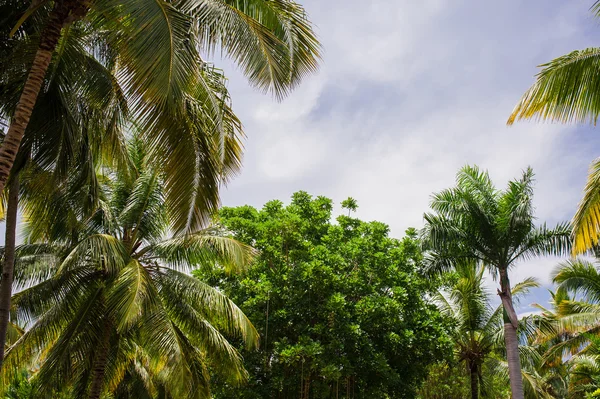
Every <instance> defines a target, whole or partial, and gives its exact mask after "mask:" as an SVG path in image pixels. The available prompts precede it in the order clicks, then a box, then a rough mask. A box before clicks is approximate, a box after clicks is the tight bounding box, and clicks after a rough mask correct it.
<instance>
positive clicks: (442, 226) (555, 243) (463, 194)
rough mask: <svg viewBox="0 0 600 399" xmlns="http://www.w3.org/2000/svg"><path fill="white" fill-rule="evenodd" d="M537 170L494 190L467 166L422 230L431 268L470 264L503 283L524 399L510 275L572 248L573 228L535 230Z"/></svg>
mask: <svg viewBox="0 0 600 399" xmlns="http://www.w3.org/2000/svg"><path fill="white" fill-rule="evenodd" d="M532 184H533V172H532V170H531V169H527V170H526V171H525V172H523V175H522V177H521V178H520V179H518V180H513V181H511V182H509V184H508V188H507V189H506V190H504V191H501V190H498V189H496V188H495V187H494V185H493V183H492V181H491V179H490V177H489V175H488V173H487V172H482V171H480V170H479V169H478V168H477V167H470V166H466V167H464V168H462V169H461V170H460V171H459V172H458V175H457V180H456V187H454V188H450V189H447V190H444V191H441V192H439V193H437V194H434V195H433V198H432V201H431V208H432V209H433V211H434V212H435V213H426V214H425V215H424V218H425V222H426V223H425V228H424V230H423V238H424V245H425V247H426V249H428V254H427V258H426V261H427V269H428V270H429V271H430V272H441V271H446V270H451V269H453V268H454V267H455V266H456V265H457V264H460V263H463V262H465V261H467V260H469V261H474V262H476V263H477V264H478V265H483V266H485V267H486V268H487V269H488V270H489V271H490V272H491V273H492V276H494V278H498V279H499V280H500V289H499V290H498V295H499V296H500V299H501V300H502V304H503V310H504V311H503V319H504V339H505V344H506V355H507V363H508V368H509V374H510V385H511V391H512V395H513V398H514V399H523V395H524V393H523V383H522V378H521V365H520V360H519V343H518V336H517V328H518V318H517V314H516V312H515V309H514V305H513V300H512V294H511V285H510V280H509V275H508V271H509V269H510V268H511V267H514V266H515V264H516V263H517V262H518V261H523V260H527V259H529V258H531V257H535V256H541V255H547V254H554V255H559V254H563V253H565V252H566V251H568V249H569V248H570V247H569V246H570V228H569V226H568V224H560V225H558V226H556V227H555V228H553V229H550V228H548V227H546V225H541V226H536V225H535V223H534V221H535V219H534V216H533V206H532V197H533V187H532Z"/></svg>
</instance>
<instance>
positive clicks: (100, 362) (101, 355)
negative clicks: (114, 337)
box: [88, 319, 112, 399]
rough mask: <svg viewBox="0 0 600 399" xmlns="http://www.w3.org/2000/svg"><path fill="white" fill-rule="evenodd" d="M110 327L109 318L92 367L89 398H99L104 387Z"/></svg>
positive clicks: (105, 323)
mask: <svg viewBox="0 0 600 399" xmlns="http://www.w3.org/2000/svg"><path fill="white" fill-rule="evenodd" d="M111 329H112V324H111V323H110V320H108V319H107V320H105V322H104V331H102V338H101V340H102V341H101V342H100V343H99V347H98V351H97V352H96V355H95V359H94V365H93V368H92V384H91V386H90V393H89V396H88V398H89V399H99V398H100V395H101V394H102V388H104V375H105V374H106V365H107V363H108V351H109V349H110V347H109V345H110V333H111Z"/></svg>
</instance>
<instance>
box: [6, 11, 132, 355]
mask: <svg viewBox="0 0 600 399" xmlns="http://www.w3.org/2000/svg"><path fill="white" fill-rule="evenodd" d="M3 11H5V12H7V13H9V14H10V12H11V11H10V10H6V9H4V8H3ZM13 12H14V11H13ZM82 35H84V33H83V32H82V31H81V29H76V28H72V29H70V31H69V35H67V36H65V37H64V38H63V39H62V40H61V51H62V53H63V54H68V56H66V57H56V58H55V60H54V61H53V62H52V64H51V71H52V74H51V78H50V79H48V80H47V87H46V88H45V90H44V92H43V93H42V94H41V95H40V96H39V97H38V101H37V104H36V107H35V111H34V112H33V113H32V115H31V119H30V121H29V124H28V128H27V132H28V133H27V135H26V137H25V138H24V140H23V142H22V143H21V147H20V149H19V153H18V154H17V156H16V163H15V166H14V168H13V169H12V171H11V177H10V179H9V182H10V183H9V185H10V190H9V193H5V197H8V201H7V204H6V205H7V206H6V209H2V210H1V212H0V213H1V214H2V217H4V216H6V225H5V229H6V234H5V237H6V238H7V240H6V245H5V248H4V253H3V255H4V257H3V266H2V271H3V278H2V282H1V283H0V348H3V347H4V340H5V338H6V335H5V330H6V328H7V327H8V310H9V308H10V297H11V291H12V272H13V266H14V244H15V236H16V224H17V217H16V214H17V208H18V202H19V198H18V197H19V195H18V194H19V178H20V177H19V175H20V174H21V172H22V171H23V170H24V169H31V167H32V166H31V165H35V168H36V169H42V170H44V171H47V172H51V174H48V173H46V174H45V176H46V177H47V178H50V179H51V180H52V181H54V182H55V183H56V184H58V182H60V181H61V180H64V179H66V178H71V179H72V178H73V176H74V175H77V176H78V177H77V179H78V180H79V184H80V190H81V194H82V196H84V197H85V198H87V199H88V205H87V206H88V207H93V206H94V201H95V198H97V193H96V192H95V190H96V188H97V187H98V184H97V182H96V181H95V179H96V174H95V171H94V168H95V164H96V163H97V162H98V160H99V159H101V160H102V161H103V162H104V163H112V164H115V165H116V164H120V163H122V162H124V160H125V159H126V157H125V155H126V151H125V146H124V139H123V129H122V126H123V125H124V122H125V120H126V118H127V104H126V103H125V102H124V101H123V100H122V92H121V89H120V87H119V86H118V85H114V84H113V83H112V82H113V80H114V76H113V75H112V73H111V71H110V70H108V69H107V68H105V67H104V66H103V65H101V64H99V63H98V62H96V61H95V60H94V59H93V58H92V57H90V56H89V55H88V54H87V53H86V52H85V51H84V50H83V49H82V47H81V45H82V42H81V40H80V39H81V37H82ZM26 47H27V45H26V43H22V42H16V43H12V44H11V45H10V47H9V50H10V51H11V52H14V53H17V54H18V53H20V52H22V51H24V50H25V48H26ZM4 50H6V51H8V50H7V49H6V48H5V49H4ZM10 60H13V61H14V62H11V61H10ZM16 60H21V62H22V64H21V65H20V66H19V65H18V62H16ZM0 64H1V67H0V69H2V73H1V75H2V77H1V78H0V82H1V84H0V110H1V111H0V113H2V114H8V113H12V111H11V110H12V109H13V108H14V106H15V104H16V101H17V100H16V99H15V93H16V92H18V90H19V88H20V80H19V73H17V72H15V71H22V70H25V69H26V68H27V66H26V62H25V60H23V57H17V56H15V57H8V56H7V57H2V58H0ZM11 68H12V69H11ZM84 76H85V77H86V79H89V80H91V81H94V82H96V85H97V87H96V89H97V91H90V90H86V89H85V85H84V84H83V78H82V77H84ZM28 173H31V170H30V172H28ZM3 358H4V353H3V351H0V367H1V366H2V361H3Z"/></svg>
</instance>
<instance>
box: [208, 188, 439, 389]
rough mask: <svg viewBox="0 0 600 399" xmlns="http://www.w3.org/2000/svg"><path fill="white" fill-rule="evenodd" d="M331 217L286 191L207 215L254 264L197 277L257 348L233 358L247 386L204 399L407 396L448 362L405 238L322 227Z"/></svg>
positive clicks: (321, 204)
mask: <svg viewBox="0 0 600 399" xmlns="http://www.w3.org/2000/svg"><path fill="white" fill-rule="evenodd" d="M344 203H345V204H346V205H347V206H348V205H349V204H350V205H353V206H352V207H351V208H353V209H355V208H356V204H355V203H353V202H352V200H351V199H349V200H348V201H345V202H344ZM332 209H333V203H332V201H331V200H330V199H327V198H323V197H317V198H313V197H311V196H310V195H308V194H307V193H305V192H298V193H296V194H294V195H293V198H292V201H291V203H290V204H289V205H288V206H284V205H283V203H282V202H280V201H271V202H269V203H267V204H266V205H265V206H264V207H263V208H262V209H261V210H260V211H257V210H256V209H254V208H252V207H249V206H243V207H239V208H224V209H222V210H221V212H220V213H219V222H220V223H222V224H223V226H225V227H226V228H227V229H228V230H230V231H232V232H233V235H234V237H235V238H236V239H238V240H240V241H242V242H244V243H246V244H249V245H252V246H253V247H255V248H256V249H257V250H259V253H260V255H259V256H258V258H257V259H256V261H255V262H254V263H253V266H252V268H251V269H250V270H249V272H248V273H247V274H246V275H245V276H244V278H243V279H240V278H235V277H233V278H232V277H229V278H228V277H227V276H226V275H225V274H224V273H223V272H221V273H218V274H215V273H202V272H200V273H198V276H199V277H201V278H202V279H203V280H206V281H208V282H209V283H211V284H213V285H216V286H219V287H220V288H222V289H223V290H224V292H225V293H226V294H227V296H228V297H229V298H231V299H232V300H233V301H234V302H235V303H237V304H238V305H239V306H240V308H241V309H242V310H243V311H244V312H245V313H246V315H247V316H248V317H249V318H250V319H251V320H252V321H253V322H254V324H255V326H256V328H257V329H258V331H259V333H260V334H261V337H262V343H261V347H260V350H258V351H254V352H249V353H246V354H245V355H244V356H245V359H246V366H247V369H248V371H249V373H250V380H249V383H248V385H247V386H245V387H244V388H242V389H239V388H233V387H226V388H225V389H220V390H219V391H217V393H216V395H215V397H216V398H231V399H234V398H291V397H300V398H331V397H336V398H384V397H394V398H410V397H414V391H415V390H416V388H418V385H419V382H420V381H421V380H422V379H423V378H424V376H425V374H426V370H427V367H428V366H429V365H430V364H432V363H434V362H435V361H436V360H440V359H443V358H444V357H447V355H448V354H449V349H450V340H449V337H448V335H447V333H448V325H449V324H448V320H445V319H444V318H443V317H442V316H441V315H440V312H439V310H437V309H436V307H435V306H434V304H433V303H431V302H430V301H428V300H427V299H426V298H427V296H430V295H432V294H433V289H434V288H435V287H434V286H433V285H432V283H431V282H430V280H428V279H426V278H424V277H423V276H422V275H420V274H419V273H418V271H419V270H420V268H421V267H422V255H421V251H420V249H419V244H418V240H417V237H416V233H415V231H413V230H411V231H409V232H408V235H407V236H406V237H405V238H404V239H402V240H396V239H393V238H390V237H389V236H388V232H389V231H388V227H387V226H386V225H385V224H383V223H379V222H369V223H367V222H363V221H361V220H359V219H356V218H353V217H351V216H346V215H341V216H339V217H337V219H336V223H332ZM348 210H349V211H351V210H352V209H348ZM349 213H351V212H349Z"/></svg>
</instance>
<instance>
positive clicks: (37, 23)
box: [0, 0, 319, 231]
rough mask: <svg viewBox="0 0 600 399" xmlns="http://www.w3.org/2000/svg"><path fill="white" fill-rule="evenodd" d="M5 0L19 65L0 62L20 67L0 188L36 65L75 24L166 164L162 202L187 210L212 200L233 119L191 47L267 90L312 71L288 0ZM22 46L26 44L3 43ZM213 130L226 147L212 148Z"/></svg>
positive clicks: (29, 100) (286, 87) (309, 44)
mask: <svg viewBox="0 0 600 399" xmlns="http://www.w3.org/2000/svg"><path fill="white" fill-rule="evenodd" d="M12 3H14V4H12ZM5 8H6V10H5V11H7V14H5V15H8V18H6V19H5V21H10V22H13V21H18V22H17V23H16V25H14V27H12V30H11V32H7V30H10V28H8V27H7V25H6V24H7V22H4V23H3V24H4V25H3V26H2V27H1V28H2V29H1V30H2V31H3V32H4V33H5V34H6V33H10V35H11V37H12V39H11V40H7V37H3V40H2V42H3V44H4V43H6V44H5V45H4V46H3V48H2V49H0V50H3V52H2V53H1V54H2V55H3V57H2V59H3V61H5V63H8V64H14V63H16V64H19V65H20V64H23V63H25V65H26V66H27V67H26V68H25V69H23V68H19V67H12V68H6V67H5V69H4V71H10V72H14V73H17V74H18V73H19V71H21V73H20V80H19V81H20V86H19V90H16V91H12V93H13V94H14V93H18V94H17V95H16V96H14V97H15V100H16V101H15V102H14V109H12V110H11V111H12V112H10V113H6V114H4V115H3V116H4V117H5V118H9V119H10V124H9V128H8V130H7V132H6V137H5V139H4V140H3V142H2V144H1V146H0V192H2V190H3V188H4V185H5V183H6V181H7V178H8V174H9V172H10V170H11V168H12V166H13V163H14V161H15V157H16V155H17V151H18V149H19V146H20V144H21V141H22V139H23V137H24V135H25V134H26V129H27V126H28V124H29V122H30V118H31V117H32V113H33V111H34V108H35V106H36V101H37V99H38V95H39V94H40V92H41V91H43V88H45V87H46V86H47V82H48V81H49V80H52V79H53V77H54V76H53V74H52V73H50V74H48V71H49V65H50V64H51V62H52V60H53V59H56V58H60V59H62V58H69V57H71V55H72V54H71V53H69V52H66V51H63V50H64V47H63V44H64V42H65V41H67V40H68V39H69V37H70V35H71V33H72V30H74V31H77V30H80V31H84V32H85V33H86V34H85V35H84V36H82V37H80V42H79V44H80V49H81V50H82V51H84V52H87V53H88V55H89V56H90V57H91V58H92V59H93V60H94V61H95V62H96V63H97V64H100V65H103V66H104V67H106V68H108V69H109V70H111V71H112V72H113V75H114V76H115V77H116V79H115V81H114V84H118V85H120V86H121V87H122V88H123V90H122V92H123V96H124V97H123V98H124V100H125V101H126V103H127V105H128V107H129V109H130V110H131V115H132V118H134V119H135V122H136V124H137V125H138V126H139V127H140V128H142V131H144V132H145V133H144V134H145V135H147V138H148V140H149V142H151V143H152V144H153V147H152V151H151V153H152V157H153V158H155V159H157V160H159V161H161V162H160V163H162V164H164V168H165V169H166V170H168V171H169V173H168V178H167V179H165V183H164V184H165V188H166V192H167V199H168V201H169V202H170V203H172V204H174V205H175V206H179V207H186V206H187V208H188V209H189V208H190V202H191V203H193V204H194V205H196V206H197V207H198V208H209V210H214V209H215V207H216V205H217V204H216V203H217V200H218V197H217V196H216V195H215V194H214V191H215V190H216V187H218V185H219V184H220V182H221V177H223V176H224V175H226V176H230V175H231V173H232V172H235V171H236V170H237V168H238V167H239V156H240V153H241V148H240V147H239V144H238V143H237V137H238V136H239V135H240V134H241V125H240V124H239V121H237V119H236V118H235V115H234V114H233V113H232V112H231V110H230V108H229V107H226V110H225V111H223V104H224V103H225V104H227V103H228V97H227V93H226V92H225V91H218V90H215V89H216V87H215V86H218V87H223V84H222V82H221V81H222V78H221V76H220V74H218V73H215V70H214V68H213V67H211V66H210V65H209V64H208V63H207V62H206V61H205V60H204V59H203V58H202V56H201V54H207V55H208V56H210V55H212V54H214V53H215V51H216V50H217V49H219V50H221V52H222V53H223V54H225V55H227V56H229V57H230V58H231V59H233V61H234V62H235V63H236V64H237V65H239V67H240V69H241V70H242V72H243V73H244V74H245V75H246V77H247V78H248V80H249V81H250V84H251V85H253V86H255V87H257V88H258V89H260V90H262V91H266V92H271V93H273V94H274V95H275V96H276V97H278V98H282V97H284V96H285V95H286V94H287V93H288V92H289V91H290V90H291V89H293V88H294V87H295V86H297V85H298V84H299V83H300V81H301V80H302V79H303V78H304V77H305V76H306V75H307V74H310V73H312V72H314V71H315V70H316V68H317V64H318V59H319V44H318V41H317V39H316V37H315V35H314V32H313V28H312V25H311V23H310V22H309V20H308V19H307V16H306V13H305V11H304V9H303V8H302V7H301V6H300V5H299V4H297V3H295V2H293V1H291V0H277V1H269V0H250V1H234V0H207V1H204V0H203V1H199V2H193V1H182V2H170V1H165V0H131V1H126V2H123V1H116V0H94V1H87V0H86V1H79V0H54V1H48V0H40V1H32V2H31V4H29V5H27V4H26V3H23V2H17V1H15V2H9V4H8V5H7V6H6V7H5ZM3 16H4V15H3ZM7 28H8V29H7ZM13 42H18V43H20V44H22V46H20V45H16V44H15V45H14V46H13ZM23 46H25V47H27V51H15V50H14V48H13V47H16V48H17V49H19V48H22V47H23ZM30 55H31V56H30ZM13 66H14V65H13ZM22 71H29V72H28V73H27V74H24V73H22ZM85 77H86V75H82V76H81V78H83V79H84V81H85V83H86V86H87V90H89V91H94V90H95V89H96V85H97V82H95V81H93V80H88V79H85ZM223 140H225V141H232V140H233V141H234V142H235V144H236V145H233V144H231V145H225V146H223V145H222V144H223ZM226 144H227V143H226ZM208 149H212V150H215V149H220V151H217V153H218V154H219V156H220V158H221V159H226V160H228V161H229V162H228V163H225V166H224V167H223V164H222V163H221V162H218V163H217V164H211V163H210V162H205V161H204V157H206V156H207V153H208V152H209V151H207V150H208ZM173 154H175V155H176V156H170V155H173ZM211 159H212V158H211ZM215 175H217V176H218V178H215V177H214V176H215ZM211 176H212V179H211ZM198 181H201V182H203V183H204V184H203V185H199V184H197V182H198ZM211 181H212V183H213V184H212V185H210V184H207V183H208V182H211ZM206 194H212V195H206ZM205 218H206V212H201V214H200V215H196V214H194V212H193V211H190V212H189V215H188V217H187V218H183V217H182V218H180V219H176V220H174V222H177V224H178V225H177V226H176V227H177V228H178V229H181V230H184V229H186V228H187V229H188V231H191V230H193V229H194V228H198V227H199V226H200V225H201V222H204V221H206V220H205ZM196 219H201V220H196ZM190 220H191V222H192V223H196V224H194V225H191V222H190Z"/></svg>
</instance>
